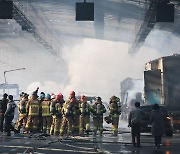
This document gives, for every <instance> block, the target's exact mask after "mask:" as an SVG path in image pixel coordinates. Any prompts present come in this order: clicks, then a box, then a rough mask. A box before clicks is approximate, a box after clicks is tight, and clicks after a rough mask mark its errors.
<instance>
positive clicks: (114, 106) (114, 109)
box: [109, 101, 121, 117]
mask: <svg viewBox="0 0 180 154" xmlns="http://www.w3.org/2000/svg"><path fill="white" fill-rule="evenodd" d="M109 111H110V116H111V117H118V116H119V115H120V114H121V106H120V104H119V103H118V102H116V101H110V104H109Z"/></svg>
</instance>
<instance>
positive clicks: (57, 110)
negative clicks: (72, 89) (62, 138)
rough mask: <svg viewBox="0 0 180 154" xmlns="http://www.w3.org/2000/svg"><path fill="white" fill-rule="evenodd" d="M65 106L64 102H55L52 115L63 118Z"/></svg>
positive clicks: (52, 106) (51, 110) (51, 107)
mask: <svg viewBox="0 0 180 154" xmlns="http://www.w3.org/2000/svg"><path fill="white" fill-rule="evenodd" d="M63 104H64V100H62V101H61V100H60V101H59V100H54V101H52V102H51V105H50V113H51V114H52V115H56V116H57V117H61V116H62V107H63Z"/></svg>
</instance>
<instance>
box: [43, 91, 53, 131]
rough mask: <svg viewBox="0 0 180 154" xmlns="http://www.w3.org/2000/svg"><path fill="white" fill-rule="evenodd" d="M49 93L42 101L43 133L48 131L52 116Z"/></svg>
mask: <svg viewBox="0 0 180 154" xmlns="http://www.w3.org/2000/svg"><path fill="white" fill-rule="evenodd" d="M50 105H51V95H50V94H46V97H45V99H44V100H43V102H42V120H43V133H48V134H49V133H50V127H51V121H52V117H51V114H50Z"/></svg>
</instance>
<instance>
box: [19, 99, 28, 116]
mask: <svg viewBox="0 0 180 154" xmlns="http://www.w3.org/2000/svg"><path fill="white" fill-rule="evenodd" d="M27 102H28V99H22V100H21V101H20V102H19V104H18V113H19V116H24V115H27V112H26V105H27Z"/></svg>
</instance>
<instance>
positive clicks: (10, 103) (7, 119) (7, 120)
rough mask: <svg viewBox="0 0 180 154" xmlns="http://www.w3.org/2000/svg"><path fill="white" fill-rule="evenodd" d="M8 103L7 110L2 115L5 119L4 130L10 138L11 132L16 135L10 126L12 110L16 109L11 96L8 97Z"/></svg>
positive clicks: (12, 116)
mask: <svg viewBox="0 0 180 154" xmlns="http://www.w3.org/2000/svg"><path fill="white" fill-rule="evenodd" d="M8 100H9V101H8V103H7V109H6V112H5V113H4V117H5V128H6V131H7V136H11V130H13V131H14V132H15V133H16V129H15V128H14V127H13V126H12V124H11V123H12V120H13V119H14V110H15V108H16V104H15V102H14V100H13V96H12V95H9V96H8Z"/></svg>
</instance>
